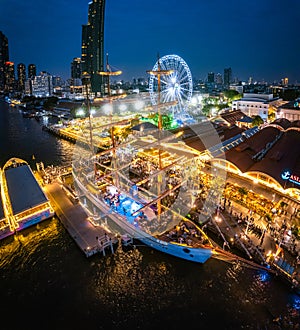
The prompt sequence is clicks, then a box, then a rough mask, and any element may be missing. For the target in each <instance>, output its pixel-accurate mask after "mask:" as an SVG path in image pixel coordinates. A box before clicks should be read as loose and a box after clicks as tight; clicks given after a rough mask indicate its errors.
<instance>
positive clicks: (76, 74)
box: [71, 57, 81, 85]
mask: <svg viewBox="0 0 300 330" xmlns="http://www.w3.org/2000/svg"><path fill="white" fill-rule="evenodd" d="M80 79H81V58H80V57H74V58H73V61H72V63H71V84H72V85H78V84H77V82H78V81H80Z"/></svg>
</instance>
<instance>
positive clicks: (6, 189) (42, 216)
mask: <svg viewBox="0 0 300 330" xmlns="http://www.w3.org/2000/svg"><path fill="white" fill-rule="evenodd" d="M1 201H2V203H1V206H2V207H3V208H2V210H3V218H2V219H0V221H1V227H0V228H2V233H0V238H4V237H6V236H8V235H12V234H14V233H15V232H17V231H20V230H22V229H24V228H27V227H29V226H32V225H34V224H37V223H39V222H41V221H43V220H46V219H49V218H51V217H52V216H53V215H54V211H53V209H52V207H51V204H50V202H49V200H48V198H47V196H46V195H45V193H44V192H43V190H42V188H41V186H40V185H39V183H38V181H37V179H36V178H35V176H34V174H33V172H32V170H31V168H30V166H29V165H28V164H27V163H26V161H24V160H22V159H18V158H11V159H10V160H9V161H7V162H6V164H5V165H4V167H3V169H2V170H1ZM0 213H1V212H0ZM0 216H1V214H0Z"/></svg>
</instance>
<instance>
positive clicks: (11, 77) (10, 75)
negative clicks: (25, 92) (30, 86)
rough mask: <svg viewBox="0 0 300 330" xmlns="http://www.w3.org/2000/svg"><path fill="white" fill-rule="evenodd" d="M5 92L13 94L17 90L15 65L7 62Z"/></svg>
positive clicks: (5, 65)
mask: <svg viewBox="0 0 300 330" xmlns="http://www.w3.org/2000/svg"><path fill="white" fill-rule="evenodd" d="M4 76H5V77H4V79H5V84H4V91H5V92H7V93H12V92H13V91H14V90H15V87H16V86H15V63H14V62H10V61H7V62H5V64H4Z"/></svg>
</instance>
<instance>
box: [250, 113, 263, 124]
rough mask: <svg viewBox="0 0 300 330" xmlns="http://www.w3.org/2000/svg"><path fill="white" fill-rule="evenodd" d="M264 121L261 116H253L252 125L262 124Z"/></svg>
mask: <svg viewBox="0 0 300 330" xmlns="http://www.w3.org/2000/svg"><path fill="white" fill-rule="evenodd" d="M263 123H264V121H263V119H262V118H261V116H258V115H257V116H254V117H253V121H252V124H251V125H252V127H254V126H260V125H262V124H263Z"/></svg>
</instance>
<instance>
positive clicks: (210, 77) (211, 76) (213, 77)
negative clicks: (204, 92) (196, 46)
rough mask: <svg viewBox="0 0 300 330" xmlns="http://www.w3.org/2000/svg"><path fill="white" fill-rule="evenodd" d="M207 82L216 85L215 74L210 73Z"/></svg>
mask: <svg viewBox="0 0 300 330" xmlns="http://www.w3.org/2000/svg"><path fill="white" fill-rule="evenodd" d="M207 82H208V83H214V82H215V74H214V72H208V74H207Z"/></svg>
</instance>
